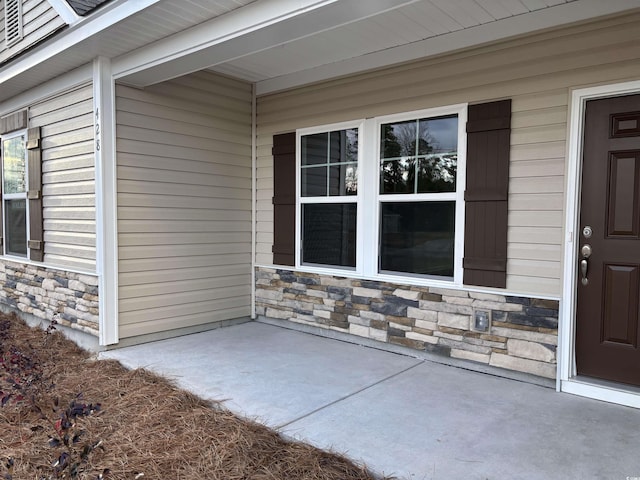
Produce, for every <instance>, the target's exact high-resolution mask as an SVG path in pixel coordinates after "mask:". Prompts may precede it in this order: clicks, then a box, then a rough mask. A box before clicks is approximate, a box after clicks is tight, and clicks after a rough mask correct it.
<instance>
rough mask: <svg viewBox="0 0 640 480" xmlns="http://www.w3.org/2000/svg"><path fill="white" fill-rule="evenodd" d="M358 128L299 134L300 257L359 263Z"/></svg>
mask: <svg viewBox="0 0 640 480" xmlns="http://www.w3.org/2000/svg"><path fill="white" fill-rule="evenodd" d="M358 135H359V131H358V128H347V129H342V130H333V131H327V132H320V133H311V134H308V135H301V136H300V140H299V152H300V162H299V185H300V191H299V200H300V238H301V240H302V242H301V243H302V252H301V257H300V261H301V263H302V264H306V265H319V266H333V267H343V268H352V269H353V268H355V267H356V225H357V215H358V204H357V194H358Z"/></svg>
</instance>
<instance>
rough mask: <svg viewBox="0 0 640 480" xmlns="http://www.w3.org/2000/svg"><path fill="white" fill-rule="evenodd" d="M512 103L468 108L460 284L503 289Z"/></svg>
mask: <svg viewBox="0 0 640 480" xmlns="http://www.w3.org/2000/svg"><path fill="white" fill-rule="evenodd" d="M510 148H511V100H510V99H509V100H501V101H498V102H491V103H484V104H480V105H470V106H469V111H468V121H467V187H466V190H465V195H464V199H465V202H466V203H465V209H466V218H465V231H464V236H465V240H464V261H463V266H464V283H465V284H466V285H478V286H484V287H498V288H505V287H506V283H507V197H508V193H509V151H510Z"/></svg>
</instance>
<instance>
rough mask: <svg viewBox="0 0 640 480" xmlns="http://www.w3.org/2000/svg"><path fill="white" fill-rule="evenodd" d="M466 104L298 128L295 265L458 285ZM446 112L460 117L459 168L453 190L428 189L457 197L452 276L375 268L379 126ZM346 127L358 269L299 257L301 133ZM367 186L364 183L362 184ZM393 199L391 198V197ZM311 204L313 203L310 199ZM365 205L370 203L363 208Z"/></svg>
mask: <svg viewBox="0 0 640 480" xmlns="http://www.w3.org/2000/svg"><path fill="white" fill-rule="evenodd" d="M467 107H468V104H467V103H461V104H455V105H448V106H444V107H436V108H429V109H423V110H415V111H411V112H402V113H396V114H392V115H385V116H379V117H374V118H368V119H366V120H355V121H352V122H341V123H333V124H327V125H320V126H315V127H310V128H302V129H299V130H297V131H296V225H295V232H296V236H295V246H296V247H295V265H296V266H295V268H296V270H299V271H303V272H309V273H317V274H325V275H335V276H347V277H360V278H365V279H371V280H377V281H388V282H398V281H402V282H403V283H410V284H412V285H424V286H436V287H448V288H451V287H461V286H462V278H463V268H462V258H463V255H464V215H465V202H464V190H465V186H466V154H467V135H466V125H467ZM447 115H457V117H458V167H457V180H456V191H455V193H453V192H452V193H443V194H431V195H433V197H432V198H433V200H434V201H436V200H455V202H456V212H455V215H456V219H455V239H454V276H453V280H440V279H437V278H430V277H424V276H420V275H412V274H408V273H406V274H403V273H398V274H390V273H379V272H378V253H379V242H378V238H379V228H380V225H379V223H380V222H379V221H378V219H379V217H380V197H385V195H380V193H379V187H378V186H379V185H380V169H379V159H380V139H379V132H380V126H381V125H382V124H384V123H392V122H396V121H403V120H412V119H417V118H429V117H442V116H447ZM347 128H358V129H359V130H358V194H357V195H356V203H357V205H358V207H357V208H358V214H357V220H356V229H357V230H356V232H357V233H356V235H357V239H356V268H355V269H353V268H342V267H319V266H311V265H305V264H302V262H301V252H302V243H301V224H300V221H301V205H302V204H303V203H305V202H304V201H301V196H300V192H301V185H300V177H301V176H300V167H301V149H300V145H301V141H300V138H301V137H302V136H304V135H311V134H315V133H324V132H329V131H334V130H343V129H347ZM365 185H367V186H369V188H363V186H365ZM402 197H403V199H402V200H403V201H409V200H411V199H416V200H422V199H423V197H422V194H420V195H403V196H402ZM343 199H344V197H339V198H338V199H337V200H327V203H335V202H340V203H342V200H343ZM389 200H391V199H389ZM314 203H320V202H316V201H315V200H314ZM365 205H366V206H369V208H366V207H365Z"/></svg>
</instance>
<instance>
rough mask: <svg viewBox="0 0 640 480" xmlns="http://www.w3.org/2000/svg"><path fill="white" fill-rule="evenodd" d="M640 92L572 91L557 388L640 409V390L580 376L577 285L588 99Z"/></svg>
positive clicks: (638, 85)
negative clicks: (576, 354)
mask: <svg viewBox="0 0 640 480" xmlns="http://www.w3.org/2000/svg"><path fill="white" fill-rule="evenodd" d="M627 94H640V81H638V80H636V81H631V82H624V83H616V84H611V85H601V86H597V87H588V88H579V89H575V90H572V91H571V99H570V103H569V125H568V137H567V140H568V142H567V147H568V153H567V169H566V175H567V184H566V185H567V197H566V203H565V212H566V215H565V248H564V274H563V278H564V279H563V284H562V292H563V295H562V299H563V300H562V306H561V310H560V315H561V319H562V321H561V322H560V325H559V329H558V336H559V338H558V345H559V352H558V374H557V379H556V389H557V390H558V391H562V392H567V393H573V394H576V395H581V396H584V397H589V398H594V399H597V400H603V401H606V402H612V403H618V404H621V405H627V406H630V407H635V408H640V394H638V393H637V389H633V388H629V389H626V388H625V386H623V385H614V384H611V385H603V384H601V383H600V382H595V381H594V382H591V381H589V380H587V379H585V378H584V377H577V375H576V360H575V358H576V357H575V333H576V286H577V281H578V278H577V277H578V276H577V258H578V256H577V242H576V240H578V239H579V238H577V237H579V235H578V233H577V232H579V229H578V220H579V213H580V193H581V185H582V182H581V178H582V136H583V128H584V112H585V104H586V102H587V100H592V99H596V98H606V97H616V96H620V95H627Z"/></svg>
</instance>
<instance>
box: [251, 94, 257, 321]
mask: <svg viewBox="0 0 640 480" xmlns="http://www.w3.org/2000/svg"><path fill="white" fill-rule="evenodd" d="M257 109H258V104H257V100H256V86H255V84H253V85H252V86H251V318H252V319H254V320H255V318H256V238H257V235H258V234H257V225H256V221H257V219H258V213H257V210H258V194H257V189H258V136H257V135H258V133H257V132H258V110H257Z"/></svg>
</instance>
